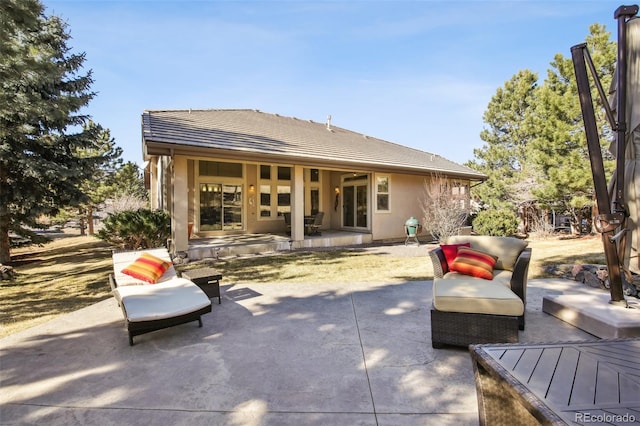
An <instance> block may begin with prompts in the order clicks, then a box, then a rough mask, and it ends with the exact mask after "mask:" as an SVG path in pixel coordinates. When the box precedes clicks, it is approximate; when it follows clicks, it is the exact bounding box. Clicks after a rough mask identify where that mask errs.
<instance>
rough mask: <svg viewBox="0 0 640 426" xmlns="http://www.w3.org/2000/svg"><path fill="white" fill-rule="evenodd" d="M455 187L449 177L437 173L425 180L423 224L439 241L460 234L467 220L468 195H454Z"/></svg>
mask: <svg viewBox="0 0 640 426" xmlns="http://www.w3.org/2000/svg"><path fill="white" fill-rule="evenodd" d="M453 189H454V186H453V184H452V182H451V181H450V180H449V179H446V178H444V177H442V176H440V175H437V174H436V175H432V176H431V179H425V182H424V197H423V198H422V199H421V200H420V208H421V209H422V215H423V217H422V220H423V223H422V226H423V227H424V229H425V230H426V231H428V232H430V233H431V235H432V236H433V238H434V239H436V240H437V241H439V242H444V240H446V239H447V237H450V236H452V235H459V234H460V230H461V228H462V227H463V226H464V225H465V223H466V221H467V216H468V211H467V210H466V209H465V200H466V196H462V197H461V196H459V195H454V193H453V192H454V191H453Z"/></svg>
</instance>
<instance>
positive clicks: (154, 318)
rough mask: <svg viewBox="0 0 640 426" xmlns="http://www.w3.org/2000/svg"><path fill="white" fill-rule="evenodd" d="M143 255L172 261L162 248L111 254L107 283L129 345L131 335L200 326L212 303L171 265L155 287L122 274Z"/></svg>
mask: <svg viewBox="0 0 640 426" xmlns="http://www.w3.org/2000/svg"><path fill="white" fill-rule="evenodd" d="M142 253H149V254H152V255H154V256H157V257H158V258H160V259H164V260H169V261H170V260H171V257H170V256H169V252H168V251H167V250H166V249H164V248H161V249H151V250H137V251H128V252H114V253H113V274H110V275H109V283H110V285H111V289H112V292H113V295H114V297H115V299H116V300H117V301H118V304H119V305H120V307H121V309H122V313H123V315H124V318H125V323H126V326H127V330H128V332H129V344H130V345H133V337H134V336H138V335H141V334H145V333H149V332H151V331H156V330H160V329H163V328H167V327H173V326H175V325H179V324H184V323H187V322H192V321H198V325H199V326H200V327H202V318H201V315H203V314H206V313H208V312H211V300H210V299H209V297H208V296H207V295H206V294H205V292H204V291H202V290H201V289H200V287H198V286H197V285H196V284H194V283H193V282H191V281H189V280H187V279H185V278H179V277H178V276H177V274H176V271H175V269H174V267H173V264H171V266H170V267H169V268H168V269H167V270H166V271H165V273H164V274H163V275H162V276H161V277H160V278H159V279H158V280H157V282H156V283H154V284H150V283H148V282H145V281H142V280H139V279H136V278H133V277H131V276H129V275H127V274H124V273H122V270H123V269H125V268H126V267H127V266H128V265H130V264H131V263H132V262H134V261H135V260H136V259H137V258H138V257H140V255H141V254H142Z"/></svg>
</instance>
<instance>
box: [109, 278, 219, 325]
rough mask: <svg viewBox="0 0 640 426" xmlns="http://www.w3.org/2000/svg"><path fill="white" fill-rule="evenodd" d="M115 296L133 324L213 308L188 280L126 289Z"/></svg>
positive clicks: (200, 291) (204, 295)
mask: <svg viewBox="0 0 640 426" xmlns="http://www.w3.org/2000/svg"><path fill="white" fill-rule="evenodd" d="M114 296H115V297H116V299H117V300H118V301H120V303H121V304H122V306H124V310H125V311H126V313H127V319H128V320H129V321H131V322H139V321H153V320H159V319H166V318H172V317H176V316H179V315H184V314H188V313H190V312H194V311H197V310H199V309H202V308H205V307H207V306H209V305H210V304H211V300H209V298H208V297H207V295H206V294H205V293H204V292H203V291H202V290H201V289H200V287H198V286H197V285H195V284H194V283H192V282H191V281H189V280H187V279H185V278H174V279H171V280H168V281H165V282H162V283H159V284H147V285H127V286H123V287H118V288H116V289H115V290H114Z"/></svg>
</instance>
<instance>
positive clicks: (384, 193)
mask: <svg viewBox="0 0 640 426" xmlns="http://www.w3.org/2000/svg"><path fill="white" fill-rule="evenodd" d="M376 210H377V211H379V212H388V211H390V208H389V176H376Z"/></svg>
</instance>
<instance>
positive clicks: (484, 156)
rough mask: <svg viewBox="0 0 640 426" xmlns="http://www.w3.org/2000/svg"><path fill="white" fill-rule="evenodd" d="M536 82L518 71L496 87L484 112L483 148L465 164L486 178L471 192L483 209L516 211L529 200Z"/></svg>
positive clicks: (533, 78) (528, 75)
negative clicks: (522, 203) (530, 153)
mask: <svg viewBox="0 0 640 426" xmlns="http://www.w3.org/2000/svg"><path fill="white" fill-rule="evenodd" d="M537 80H538V76H537V75H536V74H535V73H533V72H531V71H529V70H523V71H519V72H518V73H517V74H516V75H514V76H513V77H511V79H510V80H509V81H507V82H506V83H505V84H504V87H500V88H498V90H497V91H496V94H495V95H494V96H493V97H492V98H491V101H490V102H489V105H488V106H487V110H486V111H485V113H484V116H483V120H484V122H485V123H486V125H487V127H486V128H485V129H483V130H482V132H481V133H480V138H481V139H482V140H483V141H484V142H485V145H484V146H483V147H482V148H480V149H475V150H474V156H475V158H476V160H473V161H470V162H468V163H467V164H466V165H467V166H469V167H471V168H473V169H475V170H478V171H480V172H482V173H484V174H486V175H487V176H488V177H489V179H488V180H487V181H486V182H484V184H482V185H480V186H478V187H477V188H475V189H474V194H475V196H476V197H478V198H479V200H480V201H481V203H482V204H483V206H484V207H489V208H505V209H508V210H512V211H515V210H516V208H517V206H518V204H519V203H521V202H522V201H526V200H528V199H530V198H531V194H530V190H529V188H530V185H531V177H532V174H533V170H530V169H529V167H528V164H529V162H528V157H529V150H530V146H529V145H530V143H531V140H532V138H533V133H534V130H533V128H532V117H531V113H532V106H533V105H534V104H535V102H536V96H537V91H538V87H537Z"/></svg>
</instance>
